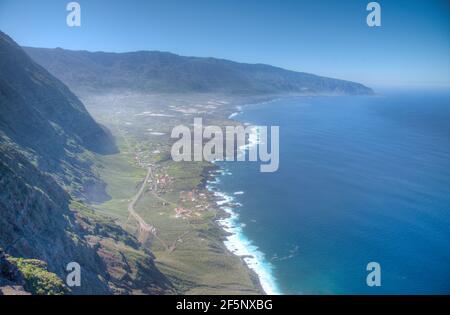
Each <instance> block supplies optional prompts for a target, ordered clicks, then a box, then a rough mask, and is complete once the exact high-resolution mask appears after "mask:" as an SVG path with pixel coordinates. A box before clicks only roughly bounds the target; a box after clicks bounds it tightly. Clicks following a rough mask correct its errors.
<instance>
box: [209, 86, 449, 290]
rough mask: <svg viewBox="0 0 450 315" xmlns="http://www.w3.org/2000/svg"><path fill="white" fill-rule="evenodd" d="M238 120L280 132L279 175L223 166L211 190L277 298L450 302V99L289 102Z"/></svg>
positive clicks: (232, 234) (388, 94)
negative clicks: (399, 297) (408, 297)
mask: <svg viewBox="0 0 450 315" xmlns="http://www.w3.org/2000/svg"><path fill="white" fill-rule="evenodd" d="M232 118H233V119H235V120H238V121H240V122H242V123H249V124H251V125H261V126H279V127H280V139H279V140H280V141H279V143H280V165H279V169H278V171H276V172H273V173H262V172H260V164H261V163H259V162H223V161H222V162H216V165H217V166H219V169H218V170H217V171H216V173H215V175H216V176H215V177H214V179H212V180H210V181H209V182H208V184H207V187H208V188H209V189H210V190H211V191H212V192H213V193H214V194H215V196H216V198H217V203H218V206H220V207H222V209H223V210H224V211H225V212H227V213H228V216H227V217H226V218H222V219H221V220H219V224H220V225H221V226H222V227H223V229H225V230H226V231H228V232H229V236H228V237H227V239H226V241H225V245H226V246H227V248H228V249H229V250H231V251H232V252H234V253H235V254H236V255H238V256H241V257H242V258H243V260H244V261H245V262H246V263H247V265H248V266H249V267H250V268H251V269H252V270H254V271H255V272H256V274H257V275H258V276H259V279H260V282H261V284H262V287H263V289H264V290H265V292H266V293H268V294H449V293H450V90H445V89H441V90H432V89H426V90H417V89H410V90H407V89H404V90H386V91H382V92H379V91H377V94H376V95H373V96H336V97H325V96H323V97H322V96H317V97H307V96H305V97H295V98H283V99H279V100H275V101H272V102H267V103H261V104H253V105H246V106H242V107H238V109H237V110H236V113H234V114H233V115H232ZM250 138H252V137H250ZM255 139H257V137H253V140H252V139H250V140H251V142H252V143H250V145H256V143H257V140H255ZM247 149H248V146H247V147H245V148H242V150H247ZM371 262H375V263H377V264H378V266H379V269H378V270H377V275H376V276H377V279H379V283H378V285H375V286H370V285H369V283H368V281H367V278H368V276H370V277H372V276H373V274H372V275H370V274H371V272H372V271H373V270H372V269H369V270H368V268H367V267H368V264H369V263H371ZM378 271H379V273H378ZM370 277H369V278H370Z"/></svg>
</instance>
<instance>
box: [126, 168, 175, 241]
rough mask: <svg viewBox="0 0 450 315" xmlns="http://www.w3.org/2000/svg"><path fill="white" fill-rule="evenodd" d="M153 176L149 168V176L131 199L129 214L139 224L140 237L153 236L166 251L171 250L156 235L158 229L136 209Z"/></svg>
mask: <svg viewBox="0 0 450 315" xmlns="http://www.w3.org/2000/svg"><path fill="white" fill-rule="evenodd" d="M151 176H152V168H151V167H148V168H147V175H146V176H145V179H144V182H143V183H142V185H141V188H139V191H138V192H137V194H136V195H135V196H134V197H133V198H132V199H131V201H130V203H129V204H128V212H129V213H130V216H132V217H133V218H134V219H135V220H136V221H137V222H138V224H139V234H140V235H141V234H142V235H148V234H152V235H153V236H154V237H155V238H156V239H157V240H158V241H160V242H161V244H163V246H164V247H165V248H166V250H169V247H168V246H167V244H166V243H165V242H164V241H163V240H162V239H161V238H159V236H158V235H157V234H156V228H155V227H153V226H151V225H149V224H147V222H145V220H144V219H143V218H142V217H141V216H140V215H139V214H138V213H137V212H136V210H135V209H134V207H135V205H136V203H137V202H138V201H139V199H140V198H141V197H142V194H143V193H144V191H145V187H147V182H148V180H149V179H150V177H151ZM144 239H145V238H143V239H142V240H144Z"/></svg>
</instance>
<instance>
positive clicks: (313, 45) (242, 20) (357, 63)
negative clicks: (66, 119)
mask: <svg viewBox="0 0 450 315" xmlns="http://www.w3.org/2000/svg"><path fill="white" fill-rule="evenodd" d="M69 2H70V1H69V0H0V30H2V31H3V32H5V33H7V34H8V35H10V36H11V37H12V38H13V39H14V40H16V41H17V42H18V43H19V44H21V45H26V46H35V47H62V48H67V49H77V50H90V51H114V52H123V51H136V50H162V51H170V52H173V53H178V54H181V55H189V56H208V57H218V58H226V59H231V60H235V61H241V62H250V63H267V64H271V65H275V66H280V67H284V68H287V69H291V70H298V71H305V72H311V73H315V74H319V75H325V76H331V77H337V78H343V79H349V80H354V81H359V82H362V83H366V84H369V85H428V86H429V85H441V86H442V85H450V2H449V1H448V0H408V1H406V0H384V1H378V2H379V3H380V5H381V9H382V13H381V15H382V17H381V23H382V26H381V27H375V28H369V27H368V26H367V24H366V16H367V14H368V12H367V11H366V5H367V3H369V2H370V1H369V0H310V1H302V0H295V1H294V0H292V1H290V0H178V1H176V0H160V1H152V0H142V1H139V0H109V1H108V0H79V1H78V2H79V3H80V5H81V10H82V12H81V23H82V25H81V27H80V28H69V27H68V26H67V25H66V16H67V14H68V12H67V11H66V9H65V7H66V5H67V3H69Z"/></svg>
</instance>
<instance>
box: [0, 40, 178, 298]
mask: <svg viewBox="0 0 450 315" xmlns="http://www.w3.org/2000/svg"><path fill="white" fill-rule="evenodd" d="M0 55H1V58H0V187H1V190H0V248H3V250H4V251H5V253H7V254H9V255H12V256H13V257H16V258H17V259H19V260H17V264H18V265H19V269H20V266H22V267H23V268H26V271H27V272H28V273H27V275H28V277H30V278H31V279H34V278H33V277H39V275H46V272H47V269H48V272H50V273H55V274H56V275H58V276H59V277H60V278H61V279H65V275H66V266H67V264H68V263H70V262H78V263H79V264H80V265H81V268H82V285H81V287H74V288H72V289H71V292H72V293H77V294H87V293H95V294H110V293H123V294H131V293H148V294H157V293H162V292H166V291H167V290H170V283H168V282H167V280H166V279H165V278H164V276H162V274H161V273H160V272H159V271H158V270H157V269H156V267H155V265H154V263H153V256H152V255H151V253H149V252H148V251H146V250H145V249H143V248H142V247H141V246H140V244H139V243H138V242H137V240H136V239H135V238H134V237H133V236H131V235H129V234H128V233H127V232H125V231H124V230H123V229H121V228H120V227H119V226H117V225H116V224H115V223H114V222H113V221H112V220H110V219H107V218H104V217H102V216H99V215H97V214H96V213H94V212H93V211H91V210H90V209H88V208H87V207H86V206H85V205H83V203H82V200H83V199H87V198H88V197H86V194H85V186H86V184H87V183H89V184H91V185H92V184H93V183H94V184H95V183H96V184H97V185H100V186H101V185H102V183H101V181H100V180H99V179H98V178H97V177H96V175H95V174H94V172H93V170H92V164H93V162H92V157H93V155H94V154H108V153H112V152H114V151H115V150H116V148H115V145H114V142H113V139H112V137H111V136H110V135H109V133H108V132H107V131H106V130H105V129H104V128H103V127H102V126H100V125H98V124H97V123H96V122H95V121H94V120H93V119H92V117H91V116H90V115H89V113H88V112H87V111H86V109H85V108H84V106H83V104H82V103H81V102H80V101H79V100H78V99H77V98H76V97H75V96H74V95H73V94H72V93H71V92H70V91H69V90H68V88H67V87H66V86H65V85H64V84H62V83H61V82H60V81H58V80H57V79H56V78H54V77H53V76H52V75H50V74H49V73H48V72H47V71H46V70H44V69H43V68H42V67H40V66H38V65H37V64H36V63H34V62H33V61H32V60H31V59H30V58H29V57H28V56H27V55H26V54H25V53H24V52H23V51H22V49H21V48H20V47H19V46H18V45H17V44H15V43H14V42H13V40H12V39H11V38H9V37H8V36H6V35H5V34H3V33H1V32H0ZM74 196H75V197H77V199H78V201H75V200H74ZM23 258H27V259H37V260H39V262H37V261H35V260H25V261H23V260H21V259H23ZM33 272H35V273H36V275H34V274H33ZM29 273H31V275H30V274H29ZM41 280H42V281H44V280H45V279H41ZM37 282H39V281H37ZM44 282H45V281H44ZM0 286H1V284H0ZM36 292H42V291H35V292H33V293H36Z"/></svg>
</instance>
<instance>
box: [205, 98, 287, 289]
mask: <svg viewBox="0 0 450 315" xmlns="http://www.w3.org/2000/svg"><path fill="white" fill-rule="evenodd" d="M279 99H281V98H280V97H277V98H270V99H265V100H263V101H261V100H260V101H257V102H249V103H246V104H240V105H235V106H234V108H235V109H236V110H237V111H235V112H232V113H231V114H229V115H227V119H229V120H232V121H233V122H236V123H239V124H245V123H243V122H240V121H238V120H235V119H234V117H236V116H238V115H239V114H241V113H242V109H243V107H245V106H246V105H257V104H266V103H271V102H275V101H277V100H279ZM254 132H255V134H252V135H249V139H248V143H246V144H245V145H244V146H243V147H241V148H238V151H241V154H242V153H243V154H245V151H247V150H248V149H249V147H251V146H254V145H257V144H258V136H257V129H256V128H255V130H254ZM212 164H213V165H215V166H216V167H215V168H214V169H210V170H208V171H207V179H206V181H205V183H204V188H205V189H206V190H207V191H208V192H209V193H210V195H211V203H214V204H213V205H212V206H214V207H215V208H217V209H218V214H219V218H218V219H217V220H215V221H214V223H215V224H217V225H218V226H219V227H220V229H221V230H222V231H223V232H224V239H223V240H222V243H223V244H224V245H225V247H226V249H227V251H228V252H230V253H231V254H232V255H235V256H236V257H238V258H239V259H240V261H241V262H242V263H243V264H244V266H245V267H246V268H247V269H248V271H249V273H250V274H251V275H252V276H254V277H256V279H257V281H258V284H259V287H260V289H261V290H262V292H263V293H264V294H266V295H281V294H282V292H281V290H280V289H279V285H278V284H277V281H276V278H275V276H274V275H273V274H272V272H273V268H274V267H273V265H272V264H271V263H270V262H269V261H268V260H267V259H266V257H265V253H263V252H262V251H260V250H259V248H258V247H257V246H256V245H254V243H253V241H252V240H251V239H249V238H248V237H247V236H246V235H245V233H244V231H243V228H244V227H245V223H243V222H240V221H239V214H238V213H237V212H236V211H235V210H234V209H235V208H236V207H240V206H242V204H240V203H238V202H236V200H235V199H236V198H235V197H236V196H238V195H242V194H244V193H245V192H243V191H236V192H233V193H232V195H230V193H227V192H224V191H221V190H220V189H219V188H218V187H216V185H218V184H219V183H220V180H221V177H222V176H229V175H232V173H231V172H230V171H229V170H227V169H226V168H224V167H223V166H219V165H217V164H216V163H215V162H212Z"/></svg>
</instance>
